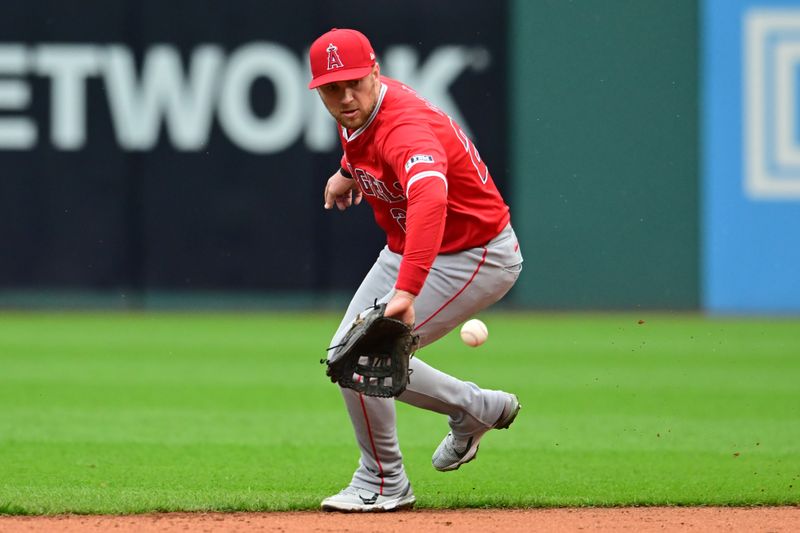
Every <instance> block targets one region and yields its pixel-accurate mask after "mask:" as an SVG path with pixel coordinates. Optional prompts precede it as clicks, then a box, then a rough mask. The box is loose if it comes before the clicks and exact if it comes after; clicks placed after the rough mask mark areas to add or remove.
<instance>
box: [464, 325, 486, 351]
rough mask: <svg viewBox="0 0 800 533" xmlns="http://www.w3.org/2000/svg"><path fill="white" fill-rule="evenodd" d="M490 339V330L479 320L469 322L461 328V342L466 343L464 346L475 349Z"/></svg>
mask: <svg viewBox="0 0 800 533" xmlns="http://www.w3.org/2000/svg"><path fill="white" fill-rule="evenodd" d="M488 338H489V330H488V329H487V328H486V324H484V323H483V322H481V321H480V320H478V319H477V318H473V319H471V320H467V321H466V322H464V325H463V326H461V340H462V341H464V344H466V345H467V346H472V347H473V348H475V347H476V346H480V345H481V344H483V343H484V342H486V339H488Z"/></svg>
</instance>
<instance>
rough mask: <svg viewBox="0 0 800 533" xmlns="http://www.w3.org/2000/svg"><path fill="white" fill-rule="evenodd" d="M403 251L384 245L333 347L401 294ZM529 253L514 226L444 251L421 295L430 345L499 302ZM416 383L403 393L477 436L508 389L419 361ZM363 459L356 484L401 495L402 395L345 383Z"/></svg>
mask: <svg viewBox="0 0 800 533" xmlns="http://www.w3.org/2000/svg"><path fill="white" fill-rule="evenodd" d="M401 259H402V256H401V255H399V254H396V253H394V252H391V251H389V249H388V248H384V249H383V250H382V251H381V253H380V255H379V256H378V259H377V261H376V262H375V264H374V265H373V267H372V269H371V270H370V271H369V273H368V274H367V276H366V277H365V278H364V281H363V282H362V283H361V286H360V287H359V288H358V290H357V291H356V293H355V295H354V296H353V299H352V301H351V302H350V305H349V307H348V308H347V312H346V313H345V315H344V318H343V319H342V322H341V324H340V325H339V329H338V330H337V332H336V334H335V335H334V337H333V340H331V344H330V346H335V345H336V344H339V342H340V341H339V339H340V338H341V337H342V336H343V335H344V333H345V332H346V331H347V330H348V329H349V328H350V325H351V323H352V322H353V320H354V319H355V318H356V316H357V315H358V314H359V313H360V312H361V311H364V310H365V309H366V308H367V307H370V306H371V305H373V303H374V302H375V299H376V298H377V300H378V302H386V301H388V300H389V299H390V298H391V297H392V295H393V294H394V284H395V282H396V281H397V274H398V269H399V267H400V261H401ZM521 269H522V255H521V253H520V250H519V243H518V242H517V237H516V235H515V234H514V230H513V229H512V227H511V224H509V225H508V226H506V227H505V229H503V231H501V232H500V234H498V235H497V237H495V238H494V239H492V241H490V242H489V243H488V244H487V245H486V246H481V247H478V248H472V249H469V250H465V251H463V252H459V253H455V254H447V255H440V256H438V257H437V258H436V260H435V261H434V263H433V267H432V268H431V270H430V273H429V274H428V277H427V279H426V281H425V285H424V287H423V288H422V291H421V292H420V294H419V295H418V296H417V299H416V302H415V305H414V309H415V312H416V323H417V326H416V333H418V334H419V335H420V347H424V346H426V345H428V344H431V343H432V342H434V341H436V340H437V339H439V338H441V337H443V336H444V335H446V334H447V333H449V332H450V331H452V330H453V329H454V328H455V327H457V326H458V325H459V324H461V323H462V322H464V321H465V320H467V319H469V318H471V317H472V316H474V315H475V314H476V313H478V312H479V311H481V310H482V309H485V308H486V307H488V306H490V305H492V304H493V303H495V302H496V301H498V300H499V299H500V298H502V297H503V295H505V294H506V293H507V292H508V290H509V289H510V288H511V287H512V285H514V282H515V281H516V280H517V278H518V277H519V273H520V271H521ZM410 368H411V370H412V374H411V379H410V381H409V385H408V388H407V389H406V390H405V392H403V393H402V394H401V395H400V396H399V397H398V398H397V399H398V400H400V401H402V402H405V403H408V404H411V405H414V406H416V407H421V408H423V409H428V410H430V411H435V412H437V413H442V414H445V415H447V416H448V417H449V424H450V428H451V430H452V431H453V433H454V434H455V435H469V434H471V433H473V432H475V431H477V430H480V429H485V428H487V427H490V426H492V425H493V424H494V423H495V421H497V419H498V418H499V417H500V414H501V413H502V411H503V407H504V406H505V399H506V395H505V394H503V393H502V392H500V391H494V390H487V389H481V388H480V387H478V386H477V385H475V384H474V383H470V382H466V381H461V380H459V379H456V378H454V377H452V376H449V375H447V374H445V373H443V372H440V371H439V370H436V369H435V368H433V367H431V366H429V365H427V364H426V363H424V362H423V361H422V360H421V359H420V358H419V357H417V356H415V357H413V358H412V359H411V363H410ZM341 391H342V395H343V396H344V401H345V404H346V405H347V410H348V412H349V414H350V420H351V422H352V424H353V429H354V430H355V434H356V440H357V441H358V446H359V448H360V449H361V459H360V463H359V466H358V468H357V469H356V472H355V474H354V475H353V479H352V482H351V484H352V485H353V486H355V487H359V488H362V489H369V490H371V491H373V492H377V493H379V494H382V495H392V494H396V493H398V492H400V491H402V490H403V489H405V486H406V485H407V483H408V478H407V477H406V473H405V470H404V468H403V457H402V454H401V453H400V444H399V442H398V439H397V425H396V413H395V404H394V402H395V399H394V398H375V397H370V396H364V395H362V394H359V393H358V392H356V391H354V390H351V389H346V388H342V389H341Z"/></svg>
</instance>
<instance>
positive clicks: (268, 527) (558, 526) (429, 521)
mask: <svg viewBox="0 0 800 533" xmlns="http://www.w3.org/2000/svg"><path fill="white" fill-rule="evenodd" d="M0 531H3V532H6V533H16V532H29V531H60V532H68V533H71V532H81V533H83V532H100V531H103V532H105V531H114V532H118V533H127V532H133V531H136V532H150V531H159V532H165V531H166V532H172V531H174V532H181V533H184V532H187V531H191V532H194V531H202V532H222V531H224V532H237V533H250V532H253V531H280V532H285V533H294V532H298V533H299V532H308V531H314V532H331V531H343V532H344V531H347V532H353V533H371V532H376V533H394V532H397V533H409V532H414V531H424V532H434V533H440V532H445V531H446V532H453V533H454V532H458V533H465V532H471V531H477V532H480V533H489V532H496V531H547V532H556V533H557V532H562V531H563V532H566V531H570V532H572V531H632V532H637V533H638V532H647V531H659V532H668V531H697V532H701V531H702V532H708V531H726V532H727V531H747V532H753V531H758V532H790V531H792V532H793V531H800V507H754V508H737V507H636V508H609V509H597V508H588V509H584V508H582V509H573V508H570V509H515V510H490V509H480V510H477V509H476V510H454V511H431V510H422V511H410V512H398V513H386V514H374V515H355V514H339V513H321V512H293V513H166V514H147V515H133V516H77V515H66V516H51V517H31V516H4V517H0Z"/></svg>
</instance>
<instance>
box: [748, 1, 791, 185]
mask: <svg viewBox="0 0 800 533" xmlns="http://www.w3.org/2000/svg"><path fill="white" fill-rule="evenodd" d="M743 39H744V42H743V52H744V60H743V76H744V79H743V80H742V81H743V90H744V113H745V116H744V121H743V124H744V148H745V150H744V152H745V161H744V163H745V168H744V175H745V190H746V192H747V194H748V196H750V197H751V198H756V199H800V9H777V8H774V9H767V8H754V9H751V10H749V11H746V12H745V13H744V15H743Z"/></svg>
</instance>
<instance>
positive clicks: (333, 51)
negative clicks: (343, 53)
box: [326, 43, 344, 70]
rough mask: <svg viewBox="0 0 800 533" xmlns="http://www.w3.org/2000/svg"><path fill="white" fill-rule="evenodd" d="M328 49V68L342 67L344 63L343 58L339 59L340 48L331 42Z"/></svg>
mask: <svg viewBox="0 0 800 533" xmlns="http://www.w3.org/2000/svg"><path fill="white" fill-rule="evenodd" d="M326 50H327V51H328V70H333V69H335V68H342V67H343V66H344V64H343V63H342V60H341V59H339V49H338V48H337V47H336V45H335V44H333V43H331V44H329V45H328V48H326Z"/></svg>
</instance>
